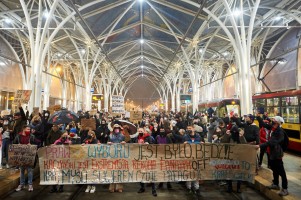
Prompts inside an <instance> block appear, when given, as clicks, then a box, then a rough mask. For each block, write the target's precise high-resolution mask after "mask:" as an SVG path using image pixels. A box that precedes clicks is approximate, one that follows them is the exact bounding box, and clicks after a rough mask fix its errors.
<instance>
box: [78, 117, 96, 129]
mask: <svg viewBox="0 0 301 200" xmlns="http://www.w3.org/2000/svg"><path fill="white" fill-rule="evenodd" d="M80 124H81V126H82V128H83V129H85V128H91V129H92V130H96V121H95V119H94V118H90V119H81V120H80Z"/></svg>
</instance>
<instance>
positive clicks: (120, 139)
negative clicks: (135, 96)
mask: <svg viewBox="0 0 301 200" xmlns="http://www.w3.org/2000/svg"><path fill="white" fill-rule="evenodd" d="M113 143H121V144H125V143H126V142H125V137H124V135H123V134H122V133H121V126H120V125H119V124H114V126H113V131H112V133H111V134H110V135H109V138H108V144H113ZM109 191H110V192H123V185H122V184H121V183H111V184H110V186H109Z"/></svg>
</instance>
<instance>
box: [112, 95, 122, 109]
mask: <svg viewBox="0 0 301 200" xmlns="http://www.w3.org/2000/svg"><path fill="white" fill-rule="evenodd" d="M112 113H124V97H123V96H119V95H112Z"/></svg>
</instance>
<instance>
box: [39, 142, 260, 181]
mask: <svg viewBox="0 0 301 200" xmlns="http://www.w3.org/2000/svg"><path fill="white" fill-rule="evenodd" d="M38 154H39V159H40V160H39V163H40V184H42V185H52V184H98V183H128V182H168V181H171V182H175V181H191V180H243V181H249V182H254V176H255V167H256V165H255V164H256V149H255V147H254V146H252V145H237V144H211V143H210V144H166V145H151V144H149V145H140V144H124V145H122V144H113V145H106V144H101V145H84V146H81V145H66V146H61V145H55V146H48V147H44V148H41V149H40V150H39V152H38ZM246 155H247V156H246Z"/></svg>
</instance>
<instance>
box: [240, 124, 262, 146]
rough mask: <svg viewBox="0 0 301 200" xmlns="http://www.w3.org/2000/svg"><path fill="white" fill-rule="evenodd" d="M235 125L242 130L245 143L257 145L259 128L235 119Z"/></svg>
mask: <svg viewBox="0 0 301 200" xmlns="http://www.w3.org/2000/svg"><path fill="white" fill-rule="evenodd" d="M235 123H236V124H237V126H238V127H241V128H243V129H244V132H245V134H244V137H245V139H246V141H247V143H249V144H250V143H252V144H259V127H258V126H256V124H254V123H252V124H247V123H241V121H240V119H236V120H235Z"/></svg>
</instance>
